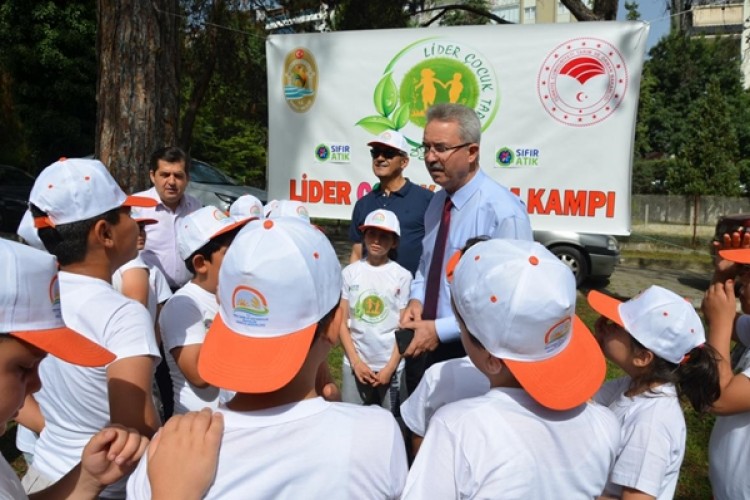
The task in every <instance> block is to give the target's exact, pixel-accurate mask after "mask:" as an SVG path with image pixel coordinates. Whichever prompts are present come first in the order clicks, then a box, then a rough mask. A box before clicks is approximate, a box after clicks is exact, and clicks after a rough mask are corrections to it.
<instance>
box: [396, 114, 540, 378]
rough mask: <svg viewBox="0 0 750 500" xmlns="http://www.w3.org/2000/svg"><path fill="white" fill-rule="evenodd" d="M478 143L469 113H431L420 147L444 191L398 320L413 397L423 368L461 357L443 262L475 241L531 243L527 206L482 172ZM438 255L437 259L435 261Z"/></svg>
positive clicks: (431, 214)
mask: <svg viewBox="0 0 750 500" xmlns="http://www.w3.org/2000/svg"><path fill="white" fill-rule="evenodd" d="M480 138H481V123H480V122H479V118H478V117H477V115H476V113H475V112H474V111H473V110H472V109H470V108H467V107H466V106H462V105H459V104H438V105H435V106H433V107H432V108H430V109H429V110H428V112H427V125H426V126H425V129H424V137H423V144H422V148H423V150H424V159H425V165H426V166H427V170H428V171H429V173H430V176H431V177H432V179H433V180H434V181H435V183H436V184H438V185H439V186H440V187H442V188H443V189H442V190H440V191H438V192H437V193H436V194H435V196H434V197H433V198H432V201H431V202H430V205H429V207H428V208H427V212H426V213H425V219H424V221H425V237H424V240H423V244H422V248H423V251H422V258H421V260H420V262H419V267H418V269H417V273H416V275H415V277H414V281H413V282H412V286H411V298H410V301H409V304H408V306H407V308H406V309H405V311H404V314H403V315H402V318H401V326H402V327H405V328H413V329H414V331H415V334H414V339H413V340H412V342H411V344H410V345H409V347H408V348H407V350H406V352H405V353H404V356H406V357H407V364H406V379H407V381H406V383H407V389H408V390H409V392H410V393H411V391H412V390H413V389H414V388H416V385H417V384H418V383H419V379H421V377H422V375H423V374H424V370H425V369H426V368H427V367H429V366H430V365H432V364H434V363H436V362H439V361H443V360H445V359H450V358H456V357H461V356H464V355H465V353H464V351H463V348H462V346H461V341H460V340H459V329H458V323H457V322H456V318H455V316H454V314H453V311H452V309H451V303H450V292H449V290H448V281H447V280H446V276H445V265H446V263H447V261H448V259H450V257H451V256H452V255H453V254H454V253H455V252H456V251H457V250H459V249H461V248H462V247H463V246H464V245H465V244H466V241H467V240H468V239H469V238H473V237H476V236H489V237H490V238H510V239H521V240H533V234H532V231H531V225H530V223H529V217H528V215H527V211H526V207H525V206H524V204H523V203H522V202H521V200H520V198H518V197H517V196H516V195H514V194H513V193H511V192H510V191H509V190H508V189H507V188H506V187H504V186H501V185H500V184H498V183H497V182H495V181H494V180H492V179H491V178H490V177H488V176H487V175H486V174H485V173H484V172H482V171H481V170H480V168H479V142H480ZM446 217H447V218H448V219H449V223H448V224H447V238H446V239H445V240H444V253H443V254H442V256H441V255H440V253H441V252H439V251H437V252H436V250H437V249H438V247H439V245H437V244H436V243H437V240H438V233H439V232H440V226H441V224H443V222H441V221H445V219H446ZM435 253H437V255H438V256H437V258H433V254H435ZM433 260H435V262H434V263H433ZM434 266H440V267H439V269H435V270H434V273H435V279H434V280H431V279H428V278H430V269H431V268H432V267H434ZM428 281H429V283H428ZM435 295H437V296H435ZM430 303H432V305H431V306H429V307H426V306H427V305H428V304H430ZM422 355H425V356H422Z"/></svg>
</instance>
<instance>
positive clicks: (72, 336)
mask: <svg viewBox="0 0 750 500" xmlns="http://www.w3.org/2000/svg"><path fill="white" fill-rule="evenodd" d="M10 335H11V336H13V337H15V338H17V339H21V340H23V341H24V342H28V343H29V344H31V345H33V346H34V347H37V348H39V349H41V350H42V351H44V352H48V353H50V354H52V355H53V356H55V357H57V358H60V359H62V360H63V361H66V362H68V363H72V364H74V365H79V366H85V367H97V366H104V365H107V364H109V363H111V362H112V361H114V360H115V358H116V356H115V355H114V354H113V353H111V352H110V351H108V350H107V349H105V348H104V347H102V346H100V345H99V344H97V343H95V342H92V341H90V340H89V339H87V338H86V337H84V336H83V335H81V334H79V333H76V332H75V331H73V330H71V329H70V328H66V327H61V328H50V329H47V330H33V331H25V332H11V333H10Z"/></svg>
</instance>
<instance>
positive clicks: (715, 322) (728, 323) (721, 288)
mask: <svg viewBox="0 0 750 500" xmlns="http://www.w3.org/2000/svg"><path fill="white" fill-rule="evenodd" d="M701 310H702V311H703V315H704V316H705V318H706V322H707V323H708V324H709V334H710V332H711V331H715V330H717V329H719V328H729V331H730V332H731V331H732V325H733V323H734V317H735V315H736V313H737V303H736V301H735V297H734V280H727V281H725V282H723V283H722V282H718V283H713V284H711V286H709V287H708V290H706V295H705V296H704V297H703V303H702V304H701Z"/></svg>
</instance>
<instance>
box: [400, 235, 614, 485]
mask: <svg viewBox="0 0 750 500" xmlns="http://www.w3.org/2000/svg"><path fill="white" fill-rule="evenodd" d="M451 262H455V259H452V260H451ZM447 276H449V277H451V276H452V283H451V285H450V290H451V298H452V301H453V306H454V311H455V312H456V318H457V320H458V322H459V326H460V328H461V341H462V343H463V345H464V348H465V349H466V351H467V354H468V355H469V358H470V359H471V361H472V363H473V364H474V365H475V366H476V367H477V368H478V369H479V370H480V371H481V372H482V373H484V374H485V375H486V376H487V378H488V379H489V380H490V386H491V389H490V391H489V392H488V393H487V394H485V395H484V396H479V397H475V398H471V399H464V400H461V401H457V402H455V403H452V404H448V405H446V406H443V407H442V408H441V409H439V410H438V411H437V413H435V415H434V416H433V417H432V419H431V420H430V425H429V427H428V429H427V435H426V436H425V439H424V442H423V443H422V447H421V449H420V451H419V454H418V455H417V458H416V460H415V462H414V465H413V466H412V469H411V471H410V472H409V477H408V479H407V483H406V486H405V488H404V494H403V498H429V499H437V498H451V499H452V498H509V499H514V498H524V499H528V498H595V497H597V496H598V495H599V494H601V492H602V491H603V489H604V485H605V484H606V481H607V476H608V474H609V470H610V467H611V466H612V463H613V462H614V459H615V456H616V453H617V449H618V446H619V441H620V427H619V424H618V423H617V420H616V419H615V417H614V415H613V414H612V413H611V412H610V411H609V410H608V409H606V408H604V407H602V406H600V405H597V404H595V403H592V402H588V400H589V399H590V398H591V396H592V395H593V394H594V393H595V392H596V390H597V389H598V388H599V386H600V385H601V383H602V381H603V379H604V374H605V362H604V358H603V356H602V354H601V351H600V350H599V347H598V345H597V343H596V341H595V340H594V338H593V336H592V335H591V333H590V332H589V331H588V329H587V328H586V326H585V325H584V324H583V322H581V320H580V319H578V318H577V317H576V316H575V302H576V286H575V278H574V277H573V274H572V273H571V272H570V269H568V268H567V267H566V266H565V265H564V264H562V263H561V262H560V261H559V260H558V259H557V258H556V257H555V256H554V255H552V254H551V253H550V252H549V251H548V250H547V249H546V248H544V247H543V246H542V245H540V244H538V243H535V242H528V241H519V240H502V239H494V240H488V241H483V242H480V243H477V244H476V245H474V246H473V247H471V248H469V249H468V250H467V251H466V253H465V254H464V255H463V256H462V257H461V258H460V260H459V261H458V263H457V265H455V269H449V270H448V271H447Z"/></svg>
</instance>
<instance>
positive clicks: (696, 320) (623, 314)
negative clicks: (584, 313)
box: [588, 285, 706, 364]
mask: <svg viewBox="0 0 750 500" xmlns="http://www.w3.org/2000/svg"><path fill="white" fill-rule="evenodd" d="M588 301H589V304H591V307H592V308H594V310H595V311H596V312H598V313H599V314H601V315H602V316H604V317H605V318H608V319H610V320H612V321H614V322H615V323H617V324H618V325H620V326H621V327H623V328H625V330H627V331H628V333H630V335H632V336H633V338H634V339H636V340H637V341H638V342H640V343H641V344H642V345H643V347H645V348H646V349H648V350H649V351H651V352H653V353H654V354H656V355H657V356H659V357H660V358H662V359H665V360H667V361H669V362H670V363H674V364H678V363H680V362H681V361H682V360H683V359H684V358H685V356H686V355H687V354H688V353H689V352H690V351H692V350H693V349H695V348H696V347H699V346H701V345H703V344H705V343H706V332H705V331H704V330H703V323H702V322H701V319H700V317H699V316H698V313H697V312H695V308H694V307H693V306H692V304H690V302H688V300H687V299H685V298H683V297H680V296H679V295H677V294H676V293H674V292H672V291H670V290H667V289H666V288H662V287H660V286H656V285H653V286H651V287H650V288H648V289H646V290H644V291H643V292H641V293H639V294H638V295H636V296H635V297H633V298H632V299H630V300H628V301H627V302H621V301H619V300H617V299H615V298H614V297H610V296H609V295H605V294H603V293H601V292H597V291H596V290H592V291H590V292H589V295H588Z"/></svg>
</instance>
